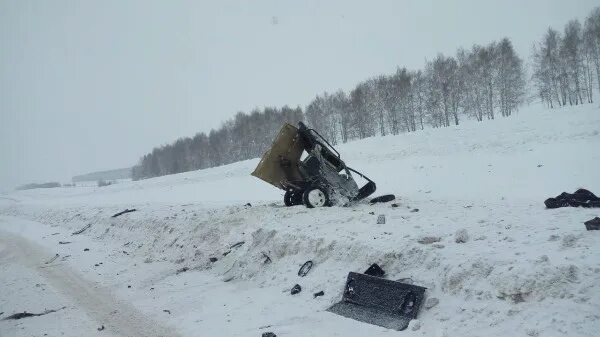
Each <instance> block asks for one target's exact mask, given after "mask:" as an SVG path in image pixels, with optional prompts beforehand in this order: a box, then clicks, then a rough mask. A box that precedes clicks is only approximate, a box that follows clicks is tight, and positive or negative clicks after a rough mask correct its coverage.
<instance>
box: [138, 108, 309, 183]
mask: <svg viewBox="0 0 600 337" xmlns="http://www.w3.org/2000/svg"><path fill="white" fill-rule="evenodd" d="M302 119H303V114H302V109H301V108H300V107H297V108H290V107H287V106H284V107H283V108H272V107H267V108H264V109H262V110H259V109H255V110H253V111H252V112H251V113H249V114H245V113H242V112H239V113H238V114H237V115H236V116H235V117H234V118H232V119H230V120H228V121H227V122H225V123H224V124H223V126H221V128H219V129H218V130H211V131H210V133H209V134H208V135H207V134H205V133H204V132H200V133H197V134H196V135H195V136H194V137H192V138H189V137H185V138H180V139H178V140H177V141H175V142H174V143H172V144H168V145H164V146H161V147H157V148H154V149H153V150H152V152H151V153H148V154H146V155H145V156H143V157H142V158H141V159H140V162H139V164H138V165H136V166H134V167H133V168H132V171H131V175H132V178H133V179H134V180H138V179H145V178H151V177H156V176H162V175H166V174H173V173H180V172H186V171H191V170H199V169H204V168H209V167H214V166H220V165H226V164H230V163H233V162H236V161H240V160H244V159H250V158H256V157H259V156H261V155H262V153H263V152H264V151H265V150H266V149H267V148H268V147H269V146H270V144H271V142H272V141H273V138H274V137H275V135H276V132H278V131H279V129H280V128H281V125H283V123H286V122H288V123H293V124H296V123H298V122H299V121H301V120H302Z"/></svg>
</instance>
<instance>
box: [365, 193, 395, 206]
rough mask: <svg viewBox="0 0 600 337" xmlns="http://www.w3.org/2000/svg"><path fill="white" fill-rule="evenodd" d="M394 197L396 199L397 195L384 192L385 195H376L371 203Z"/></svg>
mask: <svg viewBox="0 0 600 337" xmlns="http://www.w3.org/2000/svg"><path fill="white" fill-rule="evenodd" d="M394 199H396V196H395V195H393V194H384V195H381V196H378V197H375V198H373V199H371V201H370V203H371V204H375V203H378V202H389V201H392V200H394Z"/></svg>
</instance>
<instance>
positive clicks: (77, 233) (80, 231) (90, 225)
mask: <svg viewBox="0 0 600 337" xmlns="http://www.w3.org/2000/svg"><path fill="white" fill-rule="evenodd" d="M90 227H92V224H91V223H89V224H87V225H85V226H83V228H81V229H80V230H78V231H75V232H73V233H71V235H79V234H81V233H83V232H85V231H86V230H88V229H89V228H90Z"/></svg>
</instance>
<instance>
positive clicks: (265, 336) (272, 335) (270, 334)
mask: <svg viewBox="0 0 600 337" xmlns="http://www.w3.org/2000/svg"><path fill="white" fill-rule="evenodd" d="M262 337H277V335H276V334H275V333H273V332H263V334H262Z"/></svg>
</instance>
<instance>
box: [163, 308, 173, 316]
mask: <svg viewBox="0 0 600 337" xmlns="http://www.w3.org/2000/svg"><path fill="white" fill-rule="evenodd" d="M163 312H166V313H167V314H169V315H170V314H171V310H167V309H164V310H163Z"/></svg>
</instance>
